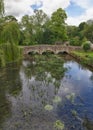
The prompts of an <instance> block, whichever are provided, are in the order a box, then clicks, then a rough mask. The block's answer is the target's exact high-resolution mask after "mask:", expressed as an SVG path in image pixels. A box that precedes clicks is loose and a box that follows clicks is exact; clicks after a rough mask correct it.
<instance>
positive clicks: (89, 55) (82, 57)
mask: <svg viewBox="0 0 93 130" xmlns="http://www.w3.org/2000/svg"><path fill="white" fill-rule="evenodd" d="M71 55H72V56H73V57H75V58H76V59H78V60H79V61H80V62H81V63H83V64H86V65H89V66H91V67H93V51H87V52H85V51H73V52H72V53H71Z"/></svg>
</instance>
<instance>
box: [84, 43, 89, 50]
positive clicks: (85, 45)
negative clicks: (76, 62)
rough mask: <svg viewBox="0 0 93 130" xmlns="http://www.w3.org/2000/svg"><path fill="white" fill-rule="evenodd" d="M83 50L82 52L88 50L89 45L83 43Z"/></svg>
mask: <svg viewBox="0 0 93 130" xmlns="http://www.w3.org/2000/svg"><path fill="white" fill-rule="evenodd" d="M83 49H84V51H88V50H90V43H89V42H85V43H84V45H83Z"/></svg>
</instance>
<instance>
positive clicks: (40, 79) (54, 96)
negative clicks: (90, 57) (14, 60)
mask: <svg viewBox="0 0 93 130" xmlns="http://www.w3.org/2000/svg"><path fill="white" fill-rule="evenodd" d="M92 77H93V72H92V71H90V70H88V69H87V68H85V67H82V66H81V65H80V64H78V63H77V62H75V61H74V60H73V59H71V58H69V57H65V61H64V62H63V58H62V57H57V56H51V58H50V57H49V56H39V55H38V56H34V57H33V58H31V60H24V61H23V63H22V65H20V66H12V67H11V68H7V69H4V70H2V71H1V73H0V127H1V128H2V130H56V129H57V128H56V127H54V126H55V123H56V122H60V123H59V124H61V125H63V126H64V130H79V129H80V130H86V129H87V130H92V129H93V122H92V121H93V102H92V99H93V80H92ZM62 123H63V124H62ZM59 128H61V127H59Z"/></svg>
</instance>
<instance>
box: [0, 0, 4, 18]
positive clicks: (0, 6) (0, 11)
mask: <svg viewBox="0 0 93 130" xmlns="http://www.w3.org/2000/svg"><path fill="white" fill-rule="evenodd" d="M3 15H4V0H0V18H2V17H3Z"/></svg>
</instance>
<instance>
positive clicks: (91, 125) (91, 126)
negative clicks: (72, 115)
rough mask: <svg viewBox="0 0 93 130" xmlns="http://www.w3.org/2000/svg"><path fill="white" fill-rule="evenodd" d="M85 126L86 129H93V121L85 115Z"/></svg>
mask: <svg viewBox="0 0 93 130" xmlns="http://www.w3.org/2000/svg"><path fill="white" fill-rule="evenodd" d="M83 126H84V127H85V128H86V130H93V121H91V120H89V119H88V118H87V117H85V118H84V121H83Z"/></svg>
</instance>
